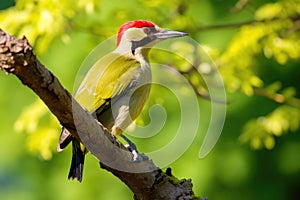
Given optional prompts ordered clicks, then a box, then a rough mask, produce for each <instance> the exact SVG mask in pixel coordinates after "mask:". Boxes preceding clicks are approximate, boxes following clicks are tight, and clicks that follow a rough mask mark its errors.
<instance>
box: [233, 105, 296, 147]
mask: <svg viewBox="0 0 300 200" xmlns="http://www.w3.org/2000/svg"><path fill="white" fill-rule="evenodd" d="M299 126H300V109H298V108H295V107H292V106H288V105H282V106H279V107H278V108H276V109H275V110H274V111H273V112H271V113H270V114H268V115H266V116H262V117H259V118H257V119H254V120H251V121H249V122H248V123H247V124H246V125H245V126H244V129H243V133H242V135H241V136H240V138H239V140H240V142H242V143H248V142H249V143H250V146H251V147H252V148H253V149H261V148H262V147H265V148H267V149H272V148H274V146H275V139H274V137H275V136H277V137H278V136H282V135H283V134H285V133H287V132H289V131H296V130H297V129H298V128H299Z"/></svg>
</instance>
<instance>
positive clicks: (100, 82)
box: [75, 53, 140, 112]
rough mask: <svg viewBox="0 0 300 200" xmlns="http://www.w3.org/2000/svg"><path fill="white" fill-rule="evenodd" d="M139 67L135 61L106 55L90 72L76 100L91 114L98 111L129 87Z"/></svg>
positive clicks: (112, 54) (122, 56)
mask: <svg viewBox="0 0 300 200" xmlns="http://www.w3.org/2000/svg"><path fill="white" fill-rule="evenodd" d="M139 65H140V63H139V62H137V61H136V60H135V59H132V58H130V57H127V56H124V55H119V54H116V53H110V54H108V55H106V56H105V57H103V58H102V59H100V60H99V61H98V62H97V63H96V64H95V65H94V66H93V67H92V68H91V69H90V70H89V72H88V73H87V75H86V77H85V78H84V80H83V82H82V83H81V85H80V86H79V89H78V91H77V93H76V94H75V99H76V100H77V101H78V103H80V104H81V105H82V106H83V107H85V108H86V109H87V110H88V111H89V112H94V111H96V110H97V108H99V107H101V106H102V105H103V104H105V103H106V100H107V99H111V98H113V97H114V96H116V95H118V94H120V93H121V92H122V91H123V90H124V89H125V88H126V87H128V85H129V84H130V83H131V80H132V79H133V78H134V76H135V74H136V73H135V70H138V69H137V67H138V66H139Z"/></svg>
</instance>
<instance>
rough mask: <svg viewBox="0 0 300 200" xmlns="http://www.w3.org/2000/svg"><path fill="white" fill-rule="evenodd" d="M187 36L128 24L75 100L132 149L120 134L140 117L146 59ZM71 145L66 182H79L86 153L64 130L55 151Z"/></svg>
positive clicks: (147, 78)
mask: <svg viewBox="0 0 300 200" xmlns="http://www.w3.org/2000/svg"><path fill="white" fill-rule="evenodd" d="M185 35H187V33H184V32H179V31H172V30H165V29H162V28H160V27H158V26H157V25H155V24H154V23H152V22H150V21H146V20H136V21H129V22H127V23H125V24H123V25H122V26H121V27H120V28H119V31H118V36H117V48H116V49H115V50H114V51H113V52H111V53H109V54H107V55H105V56H104V57H102V58H101V59H99V60H98V61H97V62H96V63H95V64H94V66H93V67H92V68H91V69H90V70H89V71H88V73H87V75H86V76H85V78H84V79H83V81H82V83H81V84H80V86H79V88H78V90H77V92H76V93H75V96H74V97H75V99H76V100H77V102H78V103H79V104H81V105H82V106H83V107H84V108H85V109H87V110H88V111H89V112H90V113H91V114H92V115H93V116H95V118H97V120H98V121H99V122H100V123H101V124H103V125H104V126H105V127H106V128H107V129H108V130H109V131H110V132H111V133H112V134H113V135H115V136H123V138H124V139H125V140H126V141H127V142H128V144H129V146H130V147H131V150H133V151H134V150H136V148H135V145H134V144H133V143H132V142H131V141H130V140H128V139H127V138H126V137H125V136H124V135H122V133H123V131H124V130H125V129H126V128H127V127H128V126H129V125H130V124H131V123H132V121H133V120H134V119H136V117H138V115H139V114H140V112H141V110H142V108H143V106H144V104H145V102H146V100H147V99H148V96H149V92H150V87H151V79H152V78H151V77H152V75H151V69H150V64H149V62H148V59H147V55H148V53H149V50H150V48H151V47H153V45H155V44H156V43H158V42H160V41H162V40H165V39H168V38H176V37H182V36H185ZM70 142H72V148H73V151H72V161H71V167H70V171H69V175H68V179H77V180H78V181H80V182H81V181H82V172H83V165H84V157H85V154H86V153H87V150H86V148H85V147H83V145H82V144H81V143H80V141H78V140H77V139H76V138H75V137H73V136H72V135H71V134H70V132H69V131H68V130H67V129H66V128H64V127H63V130H62V133H61V136H60V139H59V144H58V151H62V150H63V149H64V148H65V147H66V146H67V145H68V144H69V143H70Z"/></svg>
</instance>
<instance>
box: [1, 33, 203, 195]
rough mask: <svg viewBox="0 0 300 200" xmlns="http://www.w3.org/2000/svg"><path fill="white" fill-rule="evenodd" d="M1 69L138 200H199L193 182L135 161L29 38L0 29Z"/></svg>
mask: <svg viewBox="0 0 300 200" xmlns="http://www.w3.org/2000/svg"><path fill="white" fill-rule="evenodd" d="M0 69H1V70H3V71H4V72H6V73H7V74H14V75H16V76H17V77H18V78H19V79H20V80H21V82H22V83H23V84H24V85H26V86H28V87H29V88H31V89H32V90H33V91H34V92H35V93H36V94H37V95H38V96H39V97H40V98H41V99H42V100H43V101H44V103H45V104H46V105H47V106H48V108H49V110H50V111H51V112H52V113H53V114H54V115H55V116H56V118H57V119H58V120H59V122H60V123H61V124H62V125H63V126H64V127H66V128H68V130H70V132H71V134H72V135H74V136H75V137H76V138H78V139H79V140H81V141H82V143H83V144H84V145H85V146H86V147H87V149H88V150H89V151H90V152H91V153H92V154H93V155H95V156H96V157H97V158H98V159H99V161H100V166H101V167H102V168H104V169H106V170H108V171H110V172H111V173H113V174H114V175H115V176H117V177H118V178H119V179H120V180H121V181H123V182H124V183H125V184H126V185H127V186H128V187H129V188H130V189H131V190H132V192H133V193H134V198H135V199H151V200H153V199H199V198H197V197H195V195H194V192H193V191H192V183H191V180H190V179H182V180H178V179H177V178H176V177H174V176H173V175H172V174H171V170H170V169H168V170H167V172H163V171H162V170H161V169H159V167H157V166H155V164H154V163H153V162H152V161H151V160H150V159H149V158H148V157H147V156H145V155H143V156H142V157H143V160H142V161H139V162H132V161H131V160H132V154H131V153H130V152H129V151H128V150H127V149H126V148H125V147H124V146H123V145H122V144H120V143H119V142H118V141H117V140H116V139H115V137H113V136H112V135H111V134H110V133H109V132H108V131H107V130H106V129H105V128H104V127H103V126H102V125H101V124H100V123H99V122H97V121H96V120H95V119H94V118H93V117H92V116H91V115H90V114H89V113H88V112H87V111H86V110H85V109H83V108H82V107H81V106H80V105H79V104H78V103H77V102H76V101H75V100H74V99H73V98H72V96H71V94H70V93H69V92H68V91H67V90H66V89H65V88H64V87H63V86H62V85H61V84H60V82H59V81H58V79H57V78H56V77H55V76H54V75H53V74H52V73H51V72H50V71H49V70H47V69H46V68H45V67H44V66H43V64H41V62H40V61H39V60H38V59H37V57H36V55H35V53H34V51H33V49H32V47H31V46H30V44H29V43H28V41H27V39H26V38H25V37H23V38H22V39H19V40H18V39H16V38H15V37H13V36H10V35H8V34H7V33H5V32H4V31H2V30H0ZM86 181H88V180H86Z"/></svg>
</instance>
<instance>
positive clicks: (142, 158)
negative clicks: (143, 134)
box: [121, 135, 145, 162]
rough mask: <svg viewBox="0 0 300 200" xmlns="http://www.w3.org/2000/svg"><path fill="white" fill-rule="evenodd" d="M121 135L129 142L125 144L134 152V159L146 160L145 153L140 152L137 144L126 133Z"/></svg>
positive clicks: (135, 160) (134, 160) (137, 160)
mask: <svg viewBox="0 0 300 200" xmlns="http://www.w3.org/2000/svg"><path fill="white" fill-rule="evenodd" d="M121 136H122V138H123V139H124V140H125V141H126V142H127V145H125V147H126V148H127V149H128V150H129V151H130V152H131V153H132V156H133V158H132V161H133V162H139V161H142V160H144V157H145V155H143V154H139V152H138V150H137V148H136V145H135V144H134V143H133V142H132V141H131V140H129V139H128V138H127V137H126V136H125V135H121Z"/></svg>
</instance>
